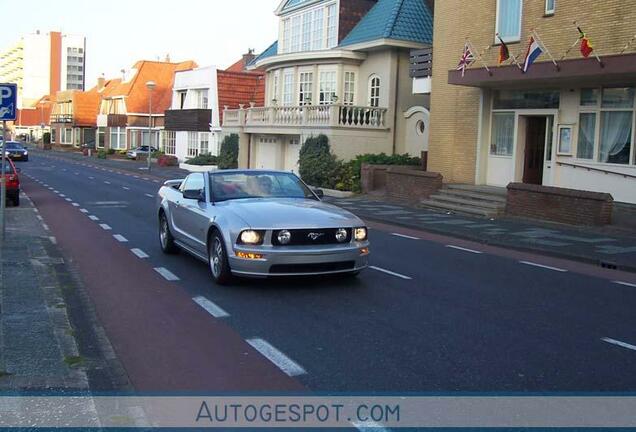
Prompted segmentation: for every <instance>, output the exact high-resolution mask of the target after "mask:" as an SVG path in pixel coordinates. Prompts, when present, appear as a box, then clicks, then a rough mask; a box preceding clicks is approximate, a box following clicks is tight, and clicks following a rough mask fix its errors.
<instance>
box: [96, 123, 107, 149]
mask: <svg viewBox="0 0 636 432" xmlns="http://www.w3.org/2000/svg"><path fill="white" fill-rule="evenodd" d="M105 145H106V128H103V127H100V128H97V148H104V146H105Z"/></svg>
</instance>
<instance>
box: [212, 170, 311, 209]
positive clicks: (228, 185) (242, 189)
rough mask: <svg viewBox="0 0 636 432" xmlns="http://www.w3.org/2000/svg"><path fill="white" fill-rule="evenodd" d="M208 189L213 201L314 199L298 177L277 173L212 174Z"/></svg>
mask: <svg viewBox="0 0 636 432" xmlns="http://www.w3.org/2000/svg"><path fill="white" fill-rule="evenodd" d="M210 183H211V184H210V187H211V190H212V196H213V199H214V201H217V202H219V201H228V200H237V199H247V198H306V199H316V196H315V195H314V194H313V193H312V192H311V190H309V188H308V187H307V186H305V184H304V183H303V182H301V181H300V179H299V178H298V177H296V176H295V175H294V174H291V173H279V172H259V171H254V172H249V171H244V172H236V173H223V174H213V175H211V176H210Z"/></svg>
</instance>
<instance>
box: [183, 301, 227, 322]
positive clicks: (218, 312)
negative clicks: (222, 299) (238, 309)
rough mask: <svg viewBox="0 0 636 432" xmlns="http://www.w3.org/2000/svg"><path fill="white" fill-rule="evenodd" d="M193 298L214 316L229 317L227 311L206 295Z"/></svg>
mask: <svg viewBox="0 0 636 432" xmlns="http://www.w3.org/2000/svg"><path fill="white" fill-rule="evenodd" d="M192 300H193V301H194V302H195V303H196V304H198V305H199V306H201V307H202V308H203V309H205V310H206V311H207V312H208V313H209V314H210V315H212V316H213V317H214V318H227V317H229V316H230V314H229V313H227V312H226V311H224V310H223V309H222V308H220V307H219V306H217V305H215V304H214V303H212V302H211V301H210V300H208V299H206V298H205V297H202V296H199V297H195V298H193V299H192Z"/></svg>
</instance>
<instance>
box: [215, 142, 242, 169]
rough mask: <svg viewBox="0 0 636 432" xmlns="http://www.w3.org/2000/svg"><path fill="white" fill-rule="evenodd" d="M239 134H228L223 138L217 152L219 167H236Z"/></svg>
mask: <svg viewBox="0 0 636 432" xmlns="http://www.w3.org/2000/svg"><path fill="white" fill-rule="evenodd" d="M238 154H239V136H238V135H237V134H230V135H227V136H226V137H225V138H223V141H222V142H221V151H220V152H219V169H235V168H238Z"/></svg>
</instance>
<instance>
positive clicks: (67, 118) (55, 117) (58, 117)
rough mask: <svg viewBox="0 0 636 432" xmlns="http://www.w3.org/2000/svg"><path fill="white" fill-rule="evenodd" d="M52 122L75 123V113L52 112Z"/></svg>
mask: <svg viewBox="0 0 636 432" xmlns="http://www.w3.org/2000/svg"><path fill="white" fill-rule="evenodd" d="M51 123H73V114H51Z"/></svg>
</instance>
